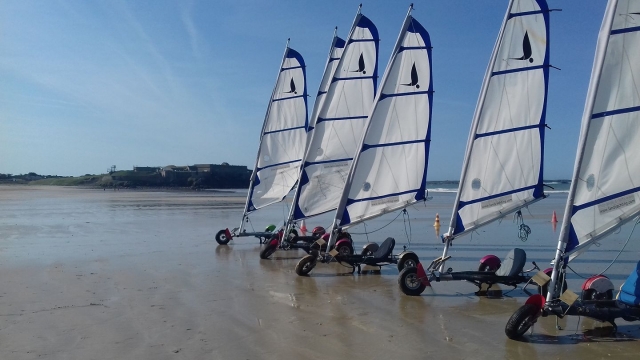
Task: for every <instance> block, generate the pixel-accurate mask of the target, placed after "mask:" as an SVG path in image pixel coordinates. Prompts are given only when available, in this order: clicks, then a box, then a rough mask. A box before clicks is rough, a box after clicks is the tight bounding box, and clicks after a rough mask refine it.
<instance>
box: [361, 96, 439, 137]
mask: <svg viewBox="0 0 640 360" xmlns="http://www.w3.org/2000/svg"><path fill="white" fill-rule="evenodd" d="M425 86H428V84H427V85H425ZM429 111H430V109H429V95H428V94H420V95H410V96H397V97H390V98H386V99H384V100H382V101H379V102H378V104H377V106H376V109H375V111H374V113H373V115H372V117H371V124H370V125H369V130H368V131H367V135H366V137H365V140H364V144H365V146H366V145H369V144H388V143H397V142H403V141H413V140H424V138H425V137H426V135H427V127H428V126H429V123H428V118H429Z"/></svg>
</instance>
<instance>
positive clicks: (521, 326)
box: [504, 304, 540, 340]
mask: <svg viewBox="0 0 640 360" xmlns="http://www.w3.org/2000/svg"><path fill="white" fill-rule="evenodd" d="M539 312H540V309H539V308H538V307H537V306H536V305H534V304H524V305H522V306H521V307H520V308H519V309H518V310H517V311H516V312H514V313H513V315H511V317H510V318H509V321H507V326H505V327H504V333H505V334H507V337H508V338H509V339H512V340H515V339H518V338H520V337H522V335H524V333H526V332H527V330H529V328H530V327H531V326H532V325H533V324H535V322H536V321H537V319H538V313H539Z"/></svg>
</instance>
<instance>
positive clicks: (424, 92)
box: [378, 90, 433, 101]
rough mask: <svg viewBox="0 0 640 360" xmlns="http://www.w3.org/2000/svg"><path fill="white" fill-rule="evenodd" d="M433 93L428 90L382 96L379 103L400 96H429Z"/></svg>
mask: <svg viewBox="0 0 640 360" xmlns="http://www.w3.org/2000/svg"><path fill="white" fill-rule="evenodd" d="M432 92H433V91H432V90H427V91H414V92H406V93H397V94H380V99H379V100H378V101H382V100H384V99H386V98H393V97H399V96H411V95H427V94H430V93H432Z"/></svg>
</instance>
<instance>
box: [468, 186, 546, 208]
mask: <svg viewBox="0 0 640 360" xmlns="http://www.w3.org/2000/svg"><path fill="white" fill-rule="evenodd" d="M538 186H540V185H539V184H535V185H530V186H525V187H521V188H519V189H514V190H509V191H505V192H502V193H499V194H495V195H489V196H485V197H483V198H479V199H474V200H471V201H460V206H459V207H458V212H460V209H462V208H463V207H465V206H467V205H473V204H477V203H479V202H483V201H486V200H491V199H495V198H499V197H501V196H507V195H512V194H517V193H519V192H523V191H527V190H534V189H535V188H536V187H538Z"/></svg>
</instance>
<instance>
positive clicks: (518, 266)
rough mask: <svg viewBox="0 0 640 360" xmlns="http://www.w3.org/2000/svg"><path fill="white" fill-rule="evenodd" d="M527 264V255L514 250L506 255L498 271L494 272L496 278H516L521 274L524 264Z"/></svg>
mask: <svg viewBox="0 0 640 360" xmlns="http://www.w3.org/2000/svg"><path fill="white" fill-rule="evenodd" d="M526 262H527V253H525V252H524V250H522V249H519V248H515V249H513V250H511V251H509V253H508V254H507V257H506V258H505V259H504V260H503V261H502V265H500V269H498V270H497V271H496V275H498V276H516V275H518V274H520V272H522V269H523V268H524V264H525V263H526Z"/></svg>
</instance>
